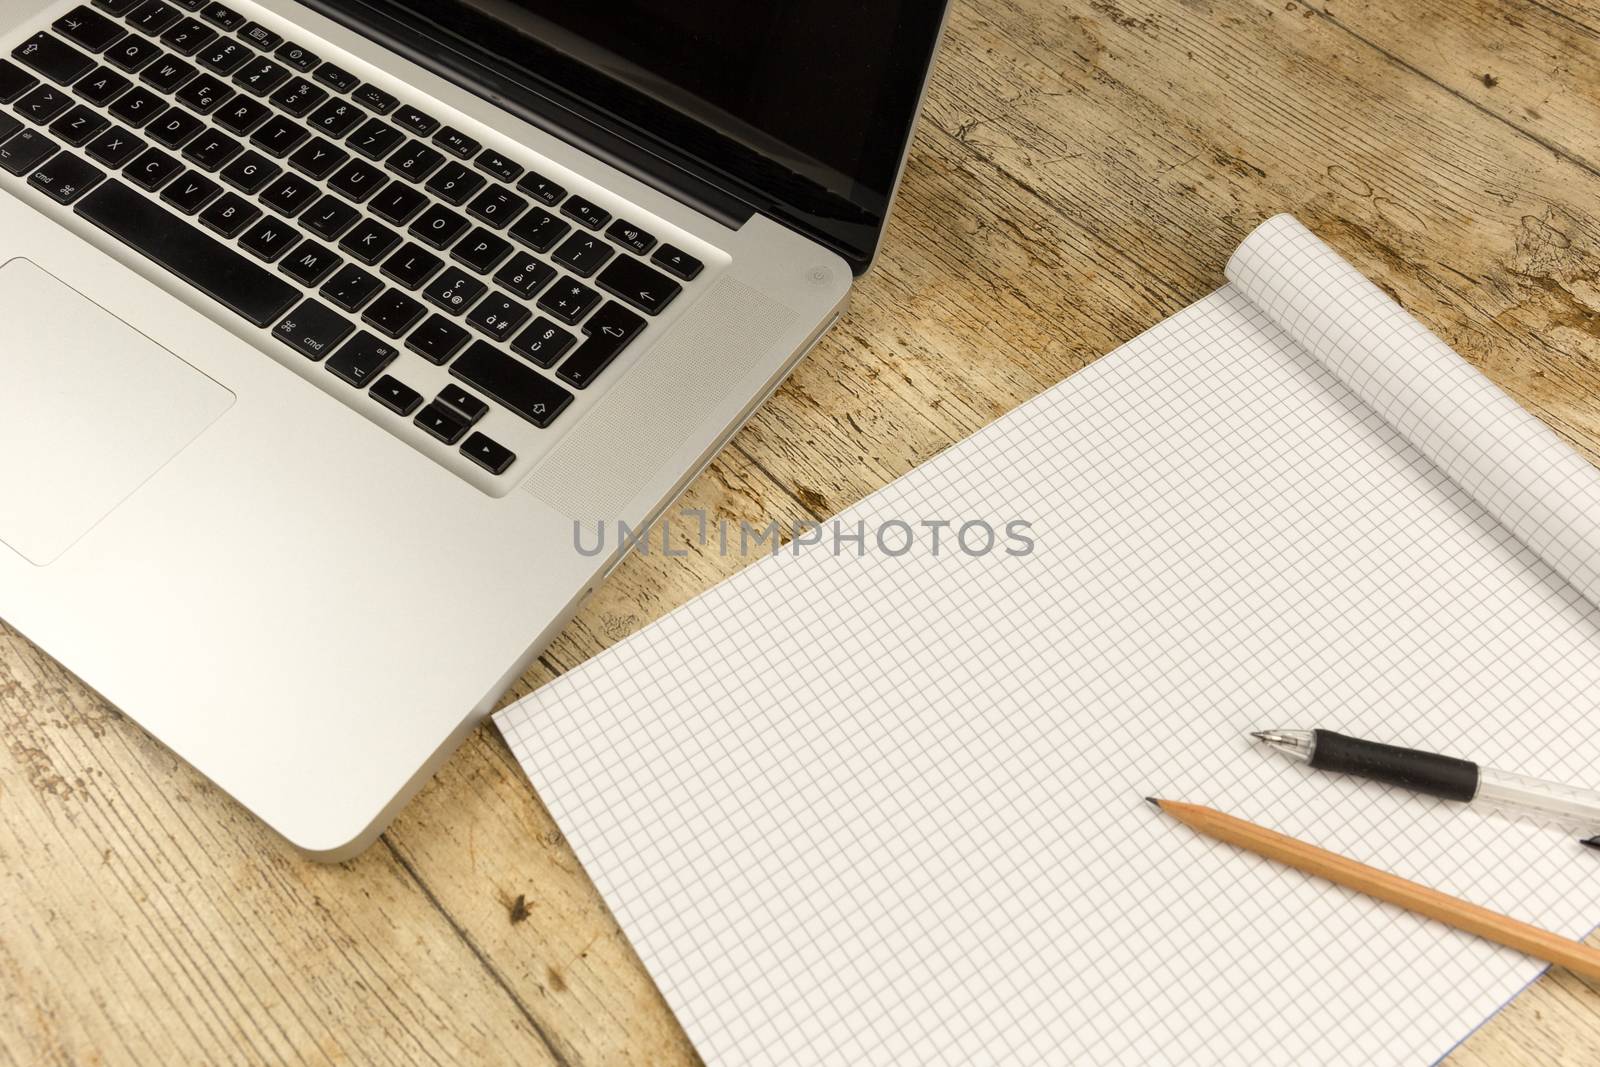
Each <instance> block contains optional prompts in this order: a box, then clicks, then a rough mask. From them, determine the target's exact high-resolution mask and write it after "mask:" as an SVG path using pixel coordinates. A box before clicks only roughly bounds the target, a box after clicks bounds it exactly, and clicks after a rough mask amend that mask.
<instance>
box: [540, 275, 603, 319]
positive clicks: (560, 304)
mask: <svg viewBox="0 0 1600 1067" xmlns="http://www.w3.org/2000/svg"><path fill="white" fill-rule="evenodd" d="M599 302H600V294H599V293H597V292H595V291H594V290H593V289H591V288H589V287H588V286H587V285H584V284H583V283H582V282H575V281H573V280H572V279H571V278H562V279H561V280H560V281H558V282H556V284H555V285H553V286H551V287H550V289H549V290H548V291H547V292H546V293H545V294H544V295H543V296H541V297H540V298H539V308H540V310H542V311H548V312H549V313H550V314H552V315H554V316H555V317H556V318H558V319H560V320H561V321H562V322H564V323H566V324H568V325H569V326H570V325H571V324H573V323H575V322H577V321H578V320H579V319H581V318H583V317H584V316H585V315H587V314H588V313H589V309H590V308H592V307H594V306H595V305H596V304H597V303H599Z"/></svg>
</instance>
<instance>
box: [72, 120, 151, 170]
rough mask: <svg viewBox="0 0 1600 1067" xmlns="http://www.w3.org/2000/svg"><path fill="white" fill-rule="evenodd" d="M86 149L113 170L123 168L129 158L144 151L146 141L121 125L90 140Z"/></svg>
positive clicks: (92, 156) (98, 161)
mask: <svg viewBox="0 0 1600 1067" xmlns="http://www.w3.org/2000/svg"><path fill="white" fill-rule="evenodd" d="M84 151H86V152H88V153H89V158H90V159H92V160H94V161H95V162H96V163H104V164H105V165H106V166H108V167H110V168H111V169H112V170H121V169H122V168H123V167H124V166H125V165H126V164H127V162H128V160H130V159H132V158H133V157H134V156H136V155H138V154H139V153H140V152H143V151H144V142H143V141H141V140H139V138H137V137H135V136H134V135H133V134H131V133H129V132H128V131H127V130H125V129H123V128H122V127H121V126H113V127H111V129H109V130H107V131H106V132H105V133H102V134H101V135H100V136H99V137H96V138H95V139H94V140H93V141H90V142H89V147H88V148H86V149H84Z"/></svg>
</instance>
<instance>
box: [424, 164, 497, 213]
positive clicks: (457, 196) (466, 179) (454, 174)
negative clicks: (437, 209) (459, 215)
mask: <svg viewBox="0 0 1600 1067" xmlns="http://www.w3.org/2000/svg"><path fill="white" fill-rule="evenodd" d="M487 184H488V183H487V182H486V181H485V180H484V177H483V175H481V174H474V173H473V172H472V171H470V170H468V169H467V168H466V167H463V166H462V165H461V164H459V163H452V164H450V165H449V166H447V167H445V168H444V169H443V170H441V171H440V172H439V173H438V174H435V175H434V176H433V178H432V179H431V180H430V181H429V182H428V185H427V189H428V192H430V193H432V194H433V195H434V196H437V197H438V198H439V199H440V200H443V201H444V202H445V203H447V204H452V205H454V206H456V207H460V206H461V205H462V204H465V203H466V202H467V201H468V200H471V199H472V194H473V193H475V192H477V191H478V190H479V189H482V188H483V187H484V186H485V185H487Z"/></svg>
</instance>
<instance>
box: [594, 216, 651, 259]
mask: <svg viewBox="0 0 1600 1067" xmlns="http://www.w3.org/2000/svg"><path fill="white" fill-rule="evenodd" d="M606 236H607V237H609V238H611V239H612V240H613V241H615V242H617V244H619V245H622V246H623V247H624V248H628V249H631V250H632V251H635V252H637V253H639V254H640V255H641V256H642V255H644V254H645V253H646V252H649V251H650V250H651V249H652V248H654V247H655V246H656V239H655V237H653V236H652V235H650V234H648V233H646V232H645V231H644V230H641V229H639V227H637V226H635V225H634V224H633V223H631V222H628V221H627V220H625V219H618V220H617V221H616V222H613V223H612V224H611V228H610V229H608V230H606Z"/></svg>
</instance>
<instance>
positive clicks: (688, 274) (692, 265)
mask: <svg viewBox="0 0 1600 1067" xmlns="http://www.w3.org/2000/svg"><path fill="white" fill-rule="evenodd" d="M650 262H652V263H654V264H655V265H656V266H658V267H660V268H661V269H662V270H664V271H666V272H667V273H668V274H674V275H676V276H678V277H679V278H682V279H683V280H684V281H686V282H687V281H693V280H694V278H695V276H696V275H698V274H699V273H700V271H701V268H703V267H704V266H705V264H704V263H701V262H700V261H699V260H698V259H695V258H694V257H693V256H691V255H690V254H689V253H687V252H685V251H684V250H683V249H681V248H678V247H677V246H675V245H662V246H661V247H660V248H658V249H657V250H656V254H655V255H653V256H651V257H650Z"/></svg>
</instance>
